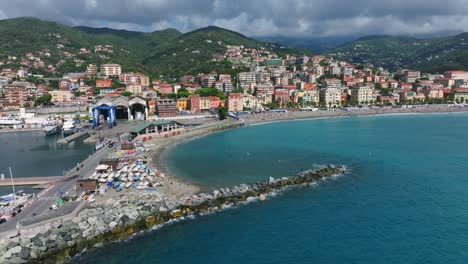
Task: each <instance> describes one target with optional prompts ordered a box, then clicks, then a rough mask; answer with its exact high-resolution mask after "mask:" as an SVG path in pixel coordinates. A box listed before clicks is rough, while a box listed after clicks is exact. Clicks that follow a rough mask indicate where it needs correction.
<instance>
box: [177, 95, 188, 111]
mask: <svg viewBox="0 0 468 264" xmlns="http://www.w3.org/2000/svg"><path fill="white" fill-rule="evenodd" d="M188 103H189V99H188V98H180V99H178V100H177V109H179V111H184V110H187V109H188Z"/></svg>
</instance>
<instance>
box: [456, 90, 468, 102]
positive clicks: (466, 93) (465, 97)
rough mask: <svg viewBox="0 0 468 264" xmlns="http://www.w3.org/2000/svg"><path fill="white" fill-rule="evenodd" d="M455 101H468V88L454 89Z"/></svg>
mask: <svg viewBox="0 0 468 264" xmlns="http://www.w3.org/2000/svg"><path fill="white" fill-rule="evenodd" d="M452 95H453V101H454V102H456V103H462V104H464V103H468V88H454V89H452Z"/></svg>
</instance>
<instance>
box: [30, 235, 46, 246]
mask: <svg viewBox="0 0 468 264" xmlns="http://www.w3.org/2000/svg"><path fill="white" fill-rule="evenodd" d="M31 241H32V243H33V245H34V246H36V247H42V246H43V245H44V243H43V242H42V240H41V239H40V238H39V237H37V236H35V237H33V238H32V239H31Z"/></svg>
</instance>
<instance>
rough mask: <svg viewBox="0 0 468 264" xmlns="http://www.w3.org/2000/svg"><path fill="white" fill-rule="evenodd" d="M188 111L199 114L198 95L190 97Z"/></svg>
mask: <svg viewBox="0 0 468 264" xmlns="http://www.w3.org/2000/svg"><path fill="white" fill-rule="evenodd" d="M190 110H191V111H192V112H200V95H198V94H194V95H191V96H190Z"/></svg>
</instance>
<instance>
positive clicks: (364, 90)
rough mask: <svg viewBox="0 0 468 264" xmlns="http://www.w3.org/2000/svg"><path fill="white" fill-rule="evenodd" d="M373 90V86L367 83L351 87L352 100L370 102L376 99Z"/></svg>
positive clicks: (362, 102) (363, 102) (360, 102)
mask: <svg viewBox="0 0 468 264" xmlns="http://www.w3.org/2000/svg"><path fill="white" fill-rule="evenodd" d="M373 90H374V89H372V87H370V86H367V85H365V86H361V87H358V88H354V89H351V101H355V102H357V103H358V104H368V103H370V102H371V101H373V100H374V98H373V96H372V93H373Z"/></svg>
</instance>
